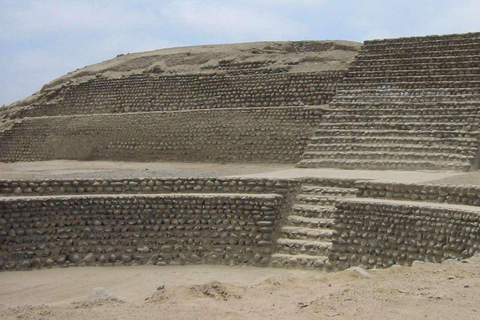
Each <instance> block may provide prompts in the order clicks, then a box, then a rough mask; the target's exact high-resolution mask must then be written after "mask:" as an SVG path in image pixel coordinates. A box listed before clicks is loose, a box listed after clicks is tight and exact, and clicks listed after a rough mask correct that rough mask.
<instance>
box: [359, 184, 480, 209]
mask: <svg viewBox="0 0 480 320" xmlns="http://www.w3.org/2000/svg"><path fill="white" fill-rule="evenodd" d="M355 188H357V189H358V194H357V195H358V196H359V197H367V198H384V199H394V200H413V201H428V202H439V203H451V204H460V205H470V206H477V207H478V206H480V186H474V185H445V184H428V183H427V184H421V183H417V184H415V183H388V182H374V181H357V182H356V183H355Z"/></svg>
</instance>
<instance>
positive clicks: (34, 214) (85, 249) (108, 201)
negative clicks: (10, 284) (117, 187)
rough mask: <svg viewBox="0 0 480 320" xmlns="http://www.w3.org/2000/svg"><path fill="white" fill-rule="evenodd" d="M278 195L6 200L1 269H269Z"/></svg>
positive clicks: (0, 218)
mask: <svg viewBox="0 0 480 320" xmlns="http://www.w3.org/2000/svg"><path fill="white" fill-rule="evenodd" d="M283 205H284V199H283V198H282V197H281V196H279V195H242V194H237V195H233V194H228V195H225V194H217V195H192V194H188V195H184V194H183V195H182V194H179V195H151V196H139V195H137V196H77V197H53V198H52V197H50V198H45V197H43V198H10V199H2V200H1V201H0V269H7V270H13V269H17V270H18V269H30V268H41V267H52V266H62V267H65V266H72V265H73V266H78V265H103V266H109V265H136V264H156V265H167V264H168V265H183V264H198V263H208V264H248V265H256V266H265V265H268V262H269V260H270V256H271V254H272V253H273V250H274V243H275V234H276V229H275V228H276V224H277V223H276V222H277V220H278V219H281V217H282V212H281V209H282V206H283Z"/></svg>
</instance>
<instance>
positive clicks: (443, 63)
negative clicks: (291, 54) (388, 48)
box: [347, 55, 480, 75]
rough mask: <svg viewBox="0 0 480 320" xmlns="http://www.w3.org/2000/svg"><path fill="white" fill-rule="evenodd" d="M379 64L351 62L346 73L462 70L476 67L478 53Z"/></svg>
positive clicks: (479, 57) (477, 64) (383, 61)
mask: <svg viewBox="0 0 480 320" xmlns="http://www.w3.org/2000/svg"><path fill="white" fill-rule="evenodd" d="M381 62H382V63H381V64H380V65H379V64H377V63H375V61H372V63H371V64H366V63H362V64H358V65H357V64H352V65H351V66H350V67H348V72H347V75H350V74H352V73H361V72H374V71H378V72H397V71H398V72H402V71H417V70H422V71H423V70H425V71H427V72H431V71H442V70H456V69H458V70H462V69H470V68H472V69H473V68H476V67H478V66H479V64H480V55H470V56H464V57H462V59H461V60H460V61H459V60H458V59H450V60H448V59H447V58H445V57H440V59H436V58H434V57H429V58H427V59H425V58H414V59H403V61H398V60H392V61H391V63H388V62H386V61H385V60H382V61H381Z"/></svg>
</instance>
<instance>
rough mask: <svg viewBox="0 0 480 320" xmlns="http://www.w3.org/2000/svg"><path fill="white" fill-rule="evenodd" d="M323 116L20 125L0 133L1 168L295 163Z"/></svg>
mask: <svg viewBox="0 0 480 320" xmlns="http://www.w3.org/2000/svg"><path fill="white" fill-rule="evenodd" d="M322 114H323V111H322V110H321V109H319V108H310V107H281V108H280V107H279V108H247V109H222V110H198V111H177V112H148V113H128V114H117V115H113V114H104V115H91V116H62V117H43V118H42V117H40V118H25V119H23V120H20V121H16V122H15V123H14V124H13V125H12V126H11V127H10V128H9V129H7V130H5V131H3V132H2V133H0V161H5V162H11V161H41V160H53V159H66V160H118V161H193V162H198V161H200V162H218V161H226V162H280V163H295V162H297V161H298V160H299V159H300V156H301V154H302V153H303V150H304V148H305V146H306V145H307V143H308V140H309V139H310V137H311V135H312V134H313V132H314V130H315V127H316V125H317V124H318V123H319V122H320V120H321V116H322Z"/></svg>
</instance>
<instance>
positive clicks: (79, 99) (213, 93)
mask: <svg viewBox="0 0 480 320" xmlns="http://www.w3.org/2000/svg"><path fill="white" fill-rule="evenodd" d="M343 77H344V71H326V72H317V73H285V74H274V75H252V76H226V75H217V74H205V75H178V76H155V75H148V74H147V75H133V76H127V77H124V78H120V79H105V78H97V79H94V80H90V81H88V82H85V83H81V84H78V85H71V86H68V87H65V88H61V89H59V90H58V91H56V92H52V93H50V94H49V95H48V99H49V100H50V101H42V102H38V103H35V104H32V105H31V106H29V107H26V108H25V109H22V111H20V113H19V114H17V115H16V117H17V118H18V117H20V118H23V117H41V116H56V115H74V114H96V113H123V112H151V111H175V110H198V109H219V108H255V107H256V108H258V107H275V106H287V105H288V106H297V105H321V104H327V103H329V102H330V101H331V99H332V97H333V96H334V95H335V90H336V86H337V84H338V83H340V82H341V81H342V79H343Z"/></svg>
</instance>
